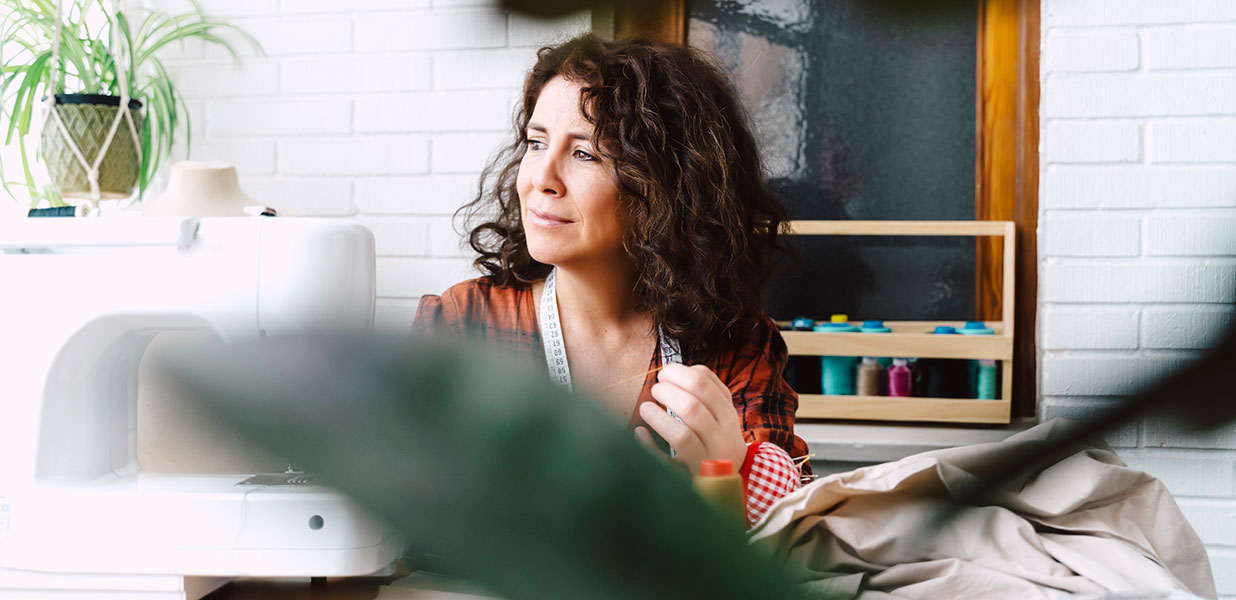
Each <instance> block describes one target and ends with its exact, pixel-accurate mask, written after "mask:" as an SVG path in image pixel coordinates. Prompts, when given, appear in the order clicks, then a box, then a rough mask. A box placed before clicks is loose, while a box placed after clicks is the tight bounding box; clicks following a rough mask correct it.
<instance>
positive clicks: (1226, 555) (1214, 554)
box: [1207, 548, 1236, 597]
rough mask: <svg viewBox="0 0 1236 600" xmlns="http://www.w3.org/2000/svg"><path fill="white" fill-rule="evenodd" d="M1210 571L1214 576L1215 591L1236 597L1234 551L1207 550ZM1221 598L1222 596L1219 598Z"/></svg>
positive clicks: (1235, 556)
mask: <svg viewBox="0 0 1236 600" xmlns="http://www.w3.org/2000/svg"><path fill="white" fill-rule="evenodd" d="M1207 550H1208V552H1207V554H1209V555H1210V570H1211V572H1213V573H1214V575H1215V591H1217V592H1218V593H1219V594H1224V595H1226V594H1232V595H1236V549H1233V548H1207ZM1220 597H1222V596H1220Z"/></svg>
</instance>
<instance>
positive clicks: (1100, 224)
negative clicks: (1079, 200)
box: [1040, 211, 1141, 256]
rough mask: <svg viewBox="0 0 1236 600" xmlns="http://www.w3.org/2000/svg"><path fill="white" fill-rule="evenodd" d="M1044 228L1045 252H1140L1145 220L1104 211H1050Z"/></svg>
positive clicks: (1054, 254) (1084, 254)
mask: <svg viewBox="0 0 1236 600" xmlns="http://www.w3.org/2000/svg"><path fill="white" fill-rule="evenodd" d="M1045 216H1046V218H1045V219H1043V222H1042V224H1041V225H1040V228H1041V229H1042V231H1043V248H1042V250H1041V252H1042V253H1043V255H1044V256H1137V255H1138V254H1139V253H1140V251H1141V250H1140V246H1141V243H1140V239H1141V220H1140V219H1139V218H1138V217H1137V216H1136V215H1125V214H1121V213H1116V214H1111V213H1105V212H1101V211H1093V212H1089V211H1088V212H1084V213H1077V212H1073V211H1068V212H1061V211H1048V212H1047V213H1046V215H1045Z"/></svg>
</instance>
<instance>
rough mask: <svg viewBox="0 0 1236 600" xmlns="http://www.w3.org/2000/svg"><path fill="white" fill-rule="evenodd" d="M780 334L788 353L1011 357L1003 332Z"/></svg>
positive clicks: (1001, 358) (799, 332) (791, 332)
mask: <svg viewBox="0 0 1236 600" xmlns="http://www.w3.org/2000/svg"><path fill="white" fill-rule="evenodd" d="M781 337H783V338H785V344H786V346H787V347H788V348H789V350H790V355H791V356H888V357H905V358H909V357H918V358H991V359H995V360H1012V359H1013V338H1012V337H1010V336H1004V335H932V334H930V333H879V334H874V333H820V332H816V331H782V332H781Z"/></svg>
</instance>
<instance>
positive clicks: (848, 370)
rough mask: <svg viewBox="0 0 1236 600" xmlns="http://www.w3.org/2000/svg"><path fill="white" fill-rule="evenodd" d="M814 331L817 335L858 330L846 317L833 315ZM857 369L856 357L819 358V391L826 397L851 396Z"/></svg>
mask: <svg viewBox="0 0 1236 600" xmlns="http://www.w3.org/2000/svg"><path fill="white" fill-rule="evenodd" d="M815 331H817V332H819V333H855V332H857V331H858V328H857V327H855V326H853V325H851V324H850V323H849V322H848V317H846V315H833V316H832V318H831V322H829V323H821V324H819V325H816V326H815ZM857 368H858V357H857V356H821V357H820V388H821V391H823V392H824V393H825V394H828V395H836V396H853V395H854V372H855V370H856V369H857Z"/></svg>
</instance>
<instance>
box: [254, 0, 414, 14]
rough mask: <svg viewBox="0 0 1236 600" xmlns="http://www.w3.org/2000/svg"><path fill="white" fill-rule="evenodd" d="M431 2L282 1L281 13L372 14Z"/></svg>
mask: <svg viewBox="0 0 1236 600" xmlns="http://www.w3.org/2000/svg"><path fill="white" fill-rule="evenodd" d="M429 6H430V0H346V1H342V2H341V1H340V0H282V1H281V2H280V4H279V11H280V12H282V13H285V14H289V15H291V14H304V13H331V12H361V13H365V12H372V11H378V10H410V9H423V8H429Z"/></svg>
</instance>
